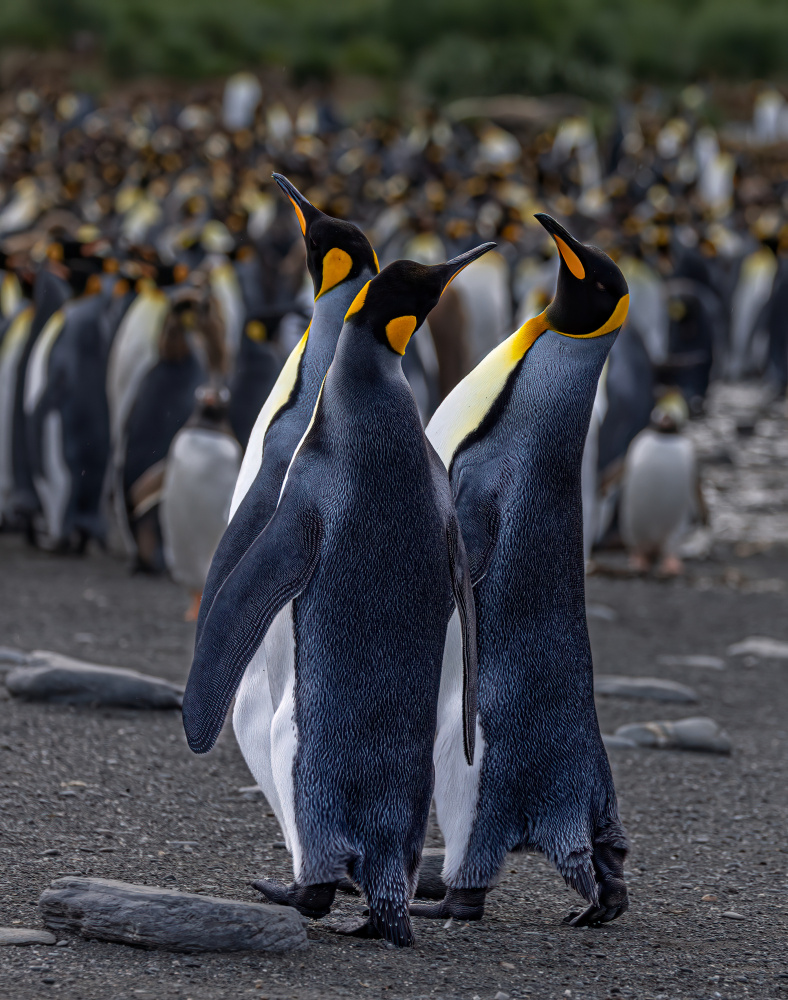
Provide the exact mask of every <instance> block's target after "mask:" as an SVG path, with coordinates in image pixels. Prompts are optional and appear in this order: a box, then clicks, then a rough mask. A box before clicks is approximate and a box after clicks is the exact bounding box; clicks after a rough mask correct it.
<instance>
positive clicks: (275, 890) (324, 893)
mask: <svg viewBox="0 0 788 1000" xmlns="http://www.w3.org/2000/svg"><path fill="white" fill-rule="evenodd" d="M249 884H250V885H251V887H252V888H253V889H257V891H258V892H261V893H262V894H263V895H264V896H265V898H266V899H267V900H268V902H269V903H279V905H280V906H292V907H294V908H295V909H296V910H298V912H299V913H300V914H302V915H303V916H305V917H309V918H310V920H320V919H321V918H322V917H325V916H327V915H328V913H329V912H330V910H331V904H332V903H333V902H334V894H335V893H336V891H337V884H336V882H319V883H316V884H315V885H299V884H298V883H297V882H293V884H292V885H285V883H284V882H277V881H275V880H274V879H267V878H261V879H257V880H256V881H254V882H250V883H249Z"/></svg>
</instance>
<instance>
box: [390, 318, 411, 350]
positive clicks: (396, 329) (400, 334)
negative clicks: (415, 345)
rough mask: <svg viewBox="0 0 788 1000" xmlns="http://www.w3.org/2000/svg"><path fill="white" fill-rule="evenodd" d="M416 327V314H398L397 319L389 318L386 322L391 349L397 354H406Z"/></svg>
mask: <svg viewBox="0 0 788 1000" xmlns="http://www.w3.org/2000/svg"><path fill="white" fill-rule="evenodd" d="M415 329H416V317H415V316H397V318H396V319H392V320H389V322H388V323H386V337H387V338H388V342H389V344H390V345H391V349H392V350H393V351H396V352H397V354H404V353H405V348H406V347H407V346H408V341H409V340H410V338H411V337H412V336H413V331H414V330H415Z"/></svg>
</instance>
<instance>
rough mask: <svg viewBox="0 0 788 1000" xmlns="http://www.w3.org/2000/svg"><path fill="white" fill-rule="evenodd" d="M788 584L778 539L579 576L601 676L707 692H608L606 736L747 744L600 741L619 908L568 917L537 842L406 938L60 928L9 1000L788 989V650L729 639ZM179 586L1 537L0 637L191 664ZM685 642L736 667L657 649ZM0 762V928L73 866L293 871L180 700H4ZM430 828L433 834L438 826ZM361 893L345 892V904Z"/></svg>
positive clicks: (4, 967)
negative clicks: (482, 905)
mask: <svg viewBox="0 0 788 1000" xmlns="http://www.w3.org/2000/svg"><path fill="white" fill-rule="evenodd" d="M739 551H749V550H746V549H745V550H742V549H741V548H740V550H739ZM764 581H765V582H764ZM787 586H788V552H786V550H785V549H782V548H779V547H774V548H772V549H771V550H769V551H767V552H763V553H760V554H755V555H750V556H749V557H748V558H741V557H737V556H736V555H735V553H734V551H733V550H732V549H730V548H727V549H726V548H723V549H722V550H721V552H720V554H719V555H718V556H717V557H716V558H713V559H712V560H710V561H706V562H703V563H697V564H692V565H691V566H690V567H689V573H688V576H687V578H686V579H685V580H682V581H679V582H674V583H660V582H657V581H642V580H634V581H633V580H628V579H616V578H611V577H597V576H594V577H591V578H590V579H589V581H588V591H589V593H588V598H589V602H590V603H591V604H593V605H603V606H605V608H607V609H610V610H609V611H607V612H605V611H604V610H602V611H600V610H599V608H595V609H593V610H594V614H593V616H592V617H591V618H590V629H591V634H592V642H593V648H594V658H595V664H596V669H597V671H599V672H604V673H615V674H630V675H644V676H645V675H657V676H663V677H667V678H671V679H674V680H678V681H682V682H684V683H687V684H690V685H691V686H692V687H693V688H695V690H696V691H697V692H698V694H699V697H700V703H699V705H698V706H697V707H695V706H686V705H661V704H657V703H652V702H645V701H628V700H619V699H600V702H599V712H600V718H601V723H602V729H603V731H604V732H612V731H613V730H614V729H615V727H616V726H618V725H621V724H623V723H625V722H630V721H645V720H649V719H660V718H663V719H664V718H680V717H683V716H687V715H693V714H703V715H709V716H711V717H713V718H714V719H716V720H717V721H718V722H720V723H721V724H722V725H723V726H724V727H725V729H726V730H727V731H728V732H729V734H730V736H731V737H732V740H733V743H734V747H735V749H734V752H733V754H732V755H731V756H730V757H722V756H714V755H707V754H693V753H682V752H676V751H664V750H662V751H660V750H616V751H612V752H611V760H612V764H613V769H614V772H615V777H616V783H617V787H618V792H619V796H620V802H621V812H622V815H623V818H624V821H625V823H626V825H627V828H628V830H629V833H630V836H631V839H632V854H631V857H630V859H629V863H628V871H629V873H630V874H629V885H630V889H631V909H630V911H629V912H628V913H627V914H626V915H625V916H624V917H623V918H622V919H621V920H619V921H617V922H616V923H614V924H611V925H608V926H606V927H605V928H603V929H594V930H582V931H577V930H572V929H569V928H566V927H564V926H563V925H562V923H561V918H562V917H563V916H564V915H565V914H566V913H567V912H568V910H569V909H570V907H572V906H573V905H575V904H576V902H577V899H576V897H575V896H574V895H573V893H571V892H570V891H569V890H568V889H567V888H566V887H565V886H564V885H563V883H562V881H561V879H560V878H559V876H558V875H557V874H556V873H555V872H554V871H553V870H552V869H551V868H550V867H549V866H548V865H547V864H546V863H545V862H544V861H543V860H541V859H540V858H537V857H534V856H520V857H517V858H514V857H512V858H511V859H510V863H508V864H507V866H506V871H505V876H504V878H503V880H502V882H501V885H500V887H499V888H498V889H497V890H496V891H494V892H493V893H492V894H491V895H490V897H489V902H488V908H487V912H486V915H485V919H484V921H483V922H481V923H479V924H458V923H454V922H452V923H451V924H449V925H448V926H444V923H443V922H431V921H423V920H422V921H418V922H417V924H416V932H417V936H418V944H417V947H416V948H415V949H413V950H411V951H406V952H398V951H395V950H392V949H390V948H388V947H386V946H385V945H384V944H382V943H380V942H365V941H364V942H362V941H358V942H356V941H349V940H347V939H344V938H342V937H338V936H336V935H335V934H333V933H332V932H331V930H330V923H331V921H332V919H333V917H332V918H328V919H327V920H325V921H322V922H321V923H313V924H311V925H310V928H309V946H308V948H307V949H306V950H305V951H302V952H297V953H292V954H289V955H271V956H266V955H243V954H237V955H219V954H216V955H213V954H211V955H199V956H184V955H174V954H168V953H164V952H155V951H142V950H136V949H132V948H127V947H123V946H120V945H112V944H104V943H98V942H89V941H84V940H81V939H78V938H71V937H69V938H68V939H67V941H66V943H65V945H64V946H62V947H33V948H14V947H7V948H2V949H0V997H2V998H3V1000H6V998H8V1000H27V998H39V997H42V996H44V997H45V996H48V995H50V994H53V995H54V994H57V995H59V996H62V997H69V998H75V1000H76V998H83V1000H122V998H123V1000H126V998H134V1000H144V998H151V1000H153V998H159V997H181V998H184V1000H186V998H189V997H191V998H193V1000H204V998H206V1000H207V998H211V1000H213V998H224V997H227V998H234V997H240V996H254V997H260V998H265V997H267V998H269V1000H283V998H291V997H293V998H307V997H309V998H313V997H375V996H378V997H390V998H392V1000H397V998H403V1000H415V998H421V997H423V998H427V997H429V998H439V1000H455V998H463V1000H474V998H479V1000H493V998H495V996H496V994H499V993H503V994H507V995H508V996H509V997H510V998H512V1000H515V998H523V997H531V998H534V1000H536V998H538V1000H542V998H554V997H555V998H561V997H571V998H573V1000H592V998H594V1000H596V998H607V997H637V998H639V1000H640V998H642V1000H647V998H654V1000H656V998H663V1000H680V998H698V1000H701V998H702V1000H706V998H708V1000H712V998H715V1000H716V998H720V997H722V998H726V1000H733V998H744V997H752V998H754V1000H755V998H757V1000H767V998H777V997H781V996H788V946H786V941H787V940H788V935H787V934H786V932H787V931H788V908H787V907H786V904H788V836H787V835H786V829H787V828H788V792H787V791H786V788H788V756H787V754H786V751H788V722H786V717H787V716H788V683H786V671H788V662H786V661H782V662H780V661H768V660H757V661H756V660H752V661H746V660H743V659H742V658H741V657H738V658H737V657H730V656H727V657H726V649H727V647H728V646H729V645H730V644H731V643H734V642H736V641H738V640H741V639H742V638H744V637H745V636H748V635H768V636H774V637H776V638H781V639H786V638H788V616H786V600H785V588H786V587H787ZM185 603H186V598H185V595H184V594H183V593H182V592H181V591H180V590H179V589H178V588H177V587H176V586H175V585H174V584H172V583H170V582H169V581H167V580H161V579H159V580H153V579H148V578H143V577H139V576H138V577H132V576H129V574H128V572H127V570H126V568H125V566H124V564H123V563H122V561H119V560H117V559H115V558H112V557H109V556H103V555H100V554H98V553H92V554H91V555H90V556H89V557H87V558H85V559H81V560H79V559H73V558H57V557H53V556H49V555H45V554H42V553H36V552H32V551H30V550H29V549H27V548H26V547H25V545H24V543H23V541H22V539H21V538H19V537H16V536H0V644H4V645H9V646H15V647H18V648H21V649H25V650H30V649H35V648H43V649H54V650H58V651H60V652H63V653H67V654H70V655H74V656H79V657H82V658H85V659H89V660H92V661H94V662H106V663H112V664H119V665H123V666H129V667H133V668H136V669H139V670H143V671H148V672H151V673H155V674H159V675H163V676H165V677H168V678H171V679H177V680H180V681H183V680H185V677H186V673H187V669H188V664H189V661H190V652H191V643H192V636H193V626H191V625H186V624H184V623H183V622H182V620H181V618H182V614H183V609H184V607H185ZM610 611H612V612H613V613H614V616H615V620H609V619H610V618H611V617H613V615H611V614H610ZM600 614H603V615H607V618H604V617H599V615H600ZM691 653H696V654H697V653H704V654H709V655H715V656H720V657H723V658H724V659H725V664H726V665H725V667H724V669H721V670H717V669H710V668H708V667H706V668H701V667H694V668H688V667H676V666H665V665H664V664H662V663H660V661H659V657H660V656H662V655H666V654H668V655H669V654H678V655H681V654H691ZM6 697H7V696H6ZM0 769H1V773H0V834H1V836H0V925H5V926H8V925H13V924H14V923H15V922H16V923H17V924H19V925H21V926H33V927H36V926H40V920H39V918H38V915H37V911H36V903H37V900H38V897H39V894H40V893H41V891H42V890H43V889H44V888H46V886H47V885H48V884H49V882H50V881H51V880H52V879H54V878H57V877H58V876H61V875H66V874H86V875H95V876H102V877H110V878H119V879H124V880H128V881H133V882H143V883H146V884H150V885H160V886H173V887H177V888H180V889H184V890H189V891H195V892H204V893H207V894H215V895H227V896H230V897H234V898H238V899H249V900H251V899H255V898H256V894H255V893H254V891H253V890H251V889H249V888H248V887H247V882H248V881H249V879H250V877H252V876H258V875H260V874H263V873H278V874H280V875H281V876H285V877H286V876H288V875H289V871H288V868H289V865H288V857H287V855H286V852H285V851H284V850H283V849H282V846H283V845H282V844H281V843H280V841H281V833H280V831H279V829H278V827H277V825H276V821H275V820H274V819H273V817H272V814H271V813H270V811H269V810H268V809H267V806H266V805H265V803H264V801H263V800H262V799H260V798H252V797H246V796H244V795H242V794H241V793H240V792H239V789H240V788H242V787H244V786H248V785H251V784H253V779H252V777H251V775H250V774H249V772H248V770H247V769H246V766H245V764H244V762H243V759H242V758H241V754H240V752H239V751H238V748H237V747H236V745H235V742H234V739H233V737H232V733H231V732H230V731H229V730H228V729H226V730H225V732H224V733H223V735H222V737H221V738H220V740H219V743H218V746H217V747H216V749H215V751H214V752H213V753H211V754H210V755H208V756H205V757H196V756H194V755H193V754H191V753H190V751H189V750H188V748H187V746H186V743H185V740H184V736H183V731H182V728H181V723H180V718H179V716H178V713H177V712H159V713H154V712H139V713H135V712H132V711H126V710H97V709H72V708H64V707H55V706H43V705H40V704H24V703H19V702H17V701H15V700H4V701H0ZM184 842H188V843H184ZM439 842H440V841H439V839H438V834H437V831H435V830H433V831H432V833H431V836H430V840H429V843H431V844H433V845H435V844H438V843H439ZM704 896H712V897H716V898H715V899H712V900H706V901H704V900H703V897H704ZM360 909H361V903H360V901H359V900H356V899H353V898H348V897H345V898H339V903H338V905H337V907H336V912H337V915H338V916H343V915H344V916H348V915H353V914H357V913H359V912H360ZM730 911H734V912H735V913H737V914H739V915H740V917H741V919H735V918H731V917H726V916H724V914H725V913H727V912H730ZM499 1000H501V998H500V997H499Z"/></svg>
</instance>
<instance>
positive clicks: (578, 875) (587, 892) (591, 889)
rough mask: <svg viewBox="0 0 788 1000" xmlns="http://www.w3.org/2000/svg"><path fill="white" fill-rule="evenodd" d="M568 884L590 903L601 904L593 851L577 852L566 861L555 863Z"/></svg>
mask: <svg viewBox="0 0 788 1000" xmlns="http://www.w3.org/2000/svg"><path fill="white" fill-rule="evenodd" d="M555 866H556V868H557V869H558V871H559V873H560V874H561V875H562V876H563V879H564V881H565V882H566V884H567V885H568V886H569V887H570V888H571V889H574V890H575V892H576V893H577V894H578V895H580V896H582V897H583V899H585V900H586V902H588V903H594V904H596V903H598V902H599V887H598V886H597V881H596V872H595V871H594V863H593V861H592V855H591V851H587V852H586V851H582V852H581V851H576V852H574V853H572V854H570V855H569V856H568V857H567V858H565V859H564V860H559V861H556V862H555Z"/></svg>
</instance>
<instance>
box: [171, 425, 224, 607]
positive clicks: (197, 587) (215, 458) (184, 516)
mask: <svg viewBox="0 0 788 1000" xmlns="http://www.w3.org/2000/svg"><path fill="white" fill-rule="evenodd" d="M240 467H241V447H240V445H239V444H238V442H237V441H235V440H234V439H233V438H231V437H230V436H229V435H228V434H222V433H221V432H219V431H212V430H203V429H200V428H191V427H187V428H185V429H184V430H182V431H179V432H178V434H177V435H176V437H175V440H174V441H173V443H172V447H171V448H170V452H169V455H168V456H167V470H166V473H165V477H164V489H163V494H162V503H161V527H162V533H163V536H164V551H165V557H166V560H167V565H168V567H169V570H170V572H171V573H172V576H173V578H174V579H175V580H176V581H177V582H178V583H180V584H182V585H183V586H184V587H188V588H189V589H190V590H193V591H201V590H202V589H203V586H204V585H205V578H206V577H207V575H208V570H209V568H210V565H211V559H212V558H213V554H214V552H215V551H216V546H217V545H218V544H219V540H220V539H221V537H222V535H223V534H224V529H225V527H226V525H227V514H228V512H229V510H230V500H231V499H232V495H233V488H234V486H235V480H236V478H237V476H238V470H239V469H240Z"/></svg>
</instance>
